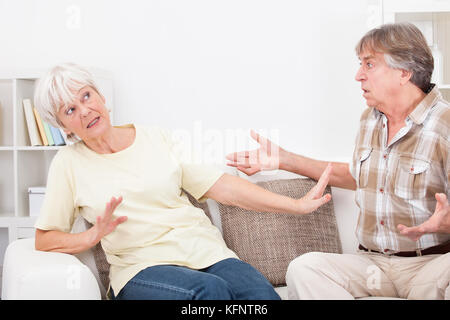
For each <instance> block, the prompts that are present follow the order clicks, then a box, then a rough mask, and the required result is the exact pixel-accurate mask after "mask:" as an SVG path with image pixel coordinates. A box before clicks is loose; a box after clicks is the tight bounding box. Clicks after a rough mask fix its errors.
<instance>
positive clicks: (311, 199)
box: [298, 163, 333, 214]
mask: <svg viewBox="0 0 450 320" xmlns="http://www.w3.org/2000/svg"><path fill="white" fill-rule="evenodd" d="M332 170H333V167H332V165H331V163H329V164H328V165H327V167H326V168H325V170H324V171H323V173H322V175H321V176H320V178H319V181H318V182H317V184H316V185H315V186H314V187H313V188H312V189H311V190H309V192H308V193H307V194H306V195H305V196H304V197H303V198H301V199H299V200H298V201H299V207H300V212H301V213H302V214H304V213H310V212H313V211H315V210H316V209H317V208H319V207H320V206H322V205H324V204H325V203H327V202H328V201H330V200H331V194H329V193H327V194H325V195H323V193H324V191H325V188H326V187H327V185H328V181H329V180H330V176H331V171H332Z"/></svg>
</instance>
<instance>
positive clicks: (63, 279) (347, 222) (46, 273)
mask: <svg viewBox="0 0 450 320" xmlns="http://www.w3.org/2000/svg"><path fill="white" fill-rule="evenodd" d="M227 172H228V173H231V174H238V173H237V171H235V170H234V169H230V168H228V169H227ZM240 175H241V176H245V175H243V174H242V173H240ZM245 177H246V176H245ZM296 177H298V176H297V175H294V174H291V173H288V172H284V171H279V172H277V173H276V174H267V173H266V174H257V175H255V176H252V177H248V179H249V180H250V181H252V182H258V181H268V180H274V179H290V178H296ZM246 178H247V177H246ZM332 194H333V205H334V209H335V214H336V221H337V225H338V229H339V234H340V238H341V243H342V251H343V252H344V253H354V252H356V250H357V246H358V243H357V240H356V238H355V232H354V231H355V226H356V219H357V213H358V210H357V209H358V208H357V206H356V205H355V202H354V192H353V191H349V190H343V189H339V188H332ZM208 207H209V209H210V213H211V216H212V220H213V223H214V224H216V225H217V226H218V227H219V229H221V225H220V217H219V216H218V215H219V213H218V209H217V204H216V203H215V202H214V201H213V200H210V199H209V200H208ZM83 228H84V224H83V223H82V222H81V221H77V222H76V224H75V226H74V230H73V232H80V231H82V230H83ZM276 290H277V292H278V293H279V294H280V296H281V297H282V298H283V299H287V290H286V287H279V288H276ZM102 298H105V288H104V287H103V285H102V283H101V281H100V277H99V274H98V271H97V268H96V265H95V261H94V257H93V254H92V252H90V251H87V252H83V253H81V254H78V255H69V254H63V253H52V252H42V251H36V250H35V249H34V239H21V240H17V241H14V242H12V243H11V244H10V245H9V246H8V248H7V250H6V252H5V258H4V265H3V284H2V296H1V299H3V300H8V299H102Z"/></svg>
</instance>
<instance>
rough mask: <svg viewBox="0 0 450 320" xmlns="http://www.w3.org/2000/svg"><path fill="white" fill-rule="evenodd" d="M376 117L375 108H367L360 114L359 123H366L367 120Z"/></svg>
mask: <svg viewBox="0 0 450 320" xmlns="http://www.w3.org/2000/svg"><path fill="white" fill-rule="evenodd" d="M375 117H376V114H375V108H373V107H367V108H366V109H364V111H363V113H362V114H361V117H360V119H359V120H360V121H366V120H369V119H374V118H375Z"/></svg>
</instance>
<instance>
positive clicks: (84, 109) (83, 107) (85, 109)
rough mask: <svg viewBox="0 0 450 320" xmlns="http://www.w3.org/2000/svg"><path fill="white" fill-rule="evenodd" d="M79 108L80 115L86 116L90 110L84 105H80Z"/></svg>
mask: <svg viewBox="0 0 450 320" xmlns="http://www.w3.org/2000/svg"><path fill="white" fill-rule="evenodd" d="M79 108H80V114H81V116H82V117H86V116H87V115H88V114H89V112H90V110H89V108H88V107H86V106H80V107H79Z"/></svg>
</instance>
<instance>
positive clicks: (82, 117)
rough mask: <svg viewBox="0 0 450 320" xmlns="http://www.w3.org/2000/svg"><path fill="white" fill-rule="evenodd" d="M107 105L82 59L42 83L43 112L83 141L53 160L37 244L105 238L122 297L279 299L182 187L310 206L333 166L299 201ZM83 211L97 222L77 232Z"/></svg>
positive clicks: (246, 201) (91, 242)
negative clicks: (124, 121)
mask: <svg viewBox="0 0 450 320" xmlns="http://www.w3.org/2000/svg"><path fill="white" fill-rule="evenodd" d="M105 103H106V101H105V97H104V96H102V94H101V93H100V91H99V90H98V88H97V86H96V84H95V83H94V81H93V79H92V76H91V75H90V73H89V72H88V71H86V70H85V69H83V68H81V67H79V66H77V65H74V64H63V65H59V66H56V67H54V68H53V69H52V70H50V71H49V73H48V74H47V75H45V76H44V77H43V78H42V79H40V80H39V82H38V84H37V87H36V91H35V105H36V107H37V109H38V111H39V112H40V114H41V115H42V116H43V117H44V119H45V120H46V121H48V122H49V123H51V124H52V125H54V126H57V127H61V128H63V129H64V131H65V132H66V133H67V134H68V136H69V137H72V138H74V137H76V138H77V139H78V140H79V141H78V142H77V143H75V144H73V145H70V146H66V147H64V148H62V149H61V150H60V151H59V152H58V153H57V154H56V156H55V157H54V159H53V161H52V164H51V166H50V170H49V174H48V181H47V192H46V196H45V200H44V204H43V207H42V210H41V214H40V216H39V219H38V221H37V222H36V229H37V230H36V249H37V250H43V251H55V252H65V253H72V254H74V253H78V252H82V251H84V250H87V249H89V248H91V247H93V246H95V245H96V244H97V243H98V242H101V245H102V247H103V249H104V251H105V254H106V257H107V260H108V262H109V263H110V264H111V268H110V280H111V285H110V290H109V297H112V298H116V299H279V296H278V295H277V294H276V292H275V291H274V289H273V287H272V286H271V285H270V283H269V282H268V281H267V280H266V279H265V278H264V276H263V275H262V274H260V273H259V272H258V271H257V270H256V269H254V268H253V267H252V266H250V265H249V264H247V263H245V262H243V261H241V260H239V258H238V257H237V256H236V254H235V253H234V252H233V251H231V250H230V249H228V248H227V246H226V244H225V242H224V241H223V238H222V237H221V234H220V231H219V230H218V229H217V228H216V227H215V226H214V225H212V224H211V222H210V220H209V219H208V217H207V216H206V215H205V214H204V212H203V211H202V210H201V209H198V208H196V207H194V206H193V205H192V204H191V203H190V202H189V200H188V198H187V196H186V194H185V193H184V192H183V190H186V191H187V192H189V193H190V194H191V195H192V196H193V197H195V198H196V199H197V200H199V201H202V200H204V199H206V198H212V199H214V200H216V201H219V202H221V203H225V204H229V205H235V206H240V207H243V208H246V209H252V210H257V211H264V212H283V213H291V214H306V213H309V212H312V211H314V210H315V209H316V208H318V207H319V206H320V205H322V204H324V203H326V202H327V201H329V199H330V197H331V196H330V195H329V194H327V195H322V194H323V191H324V188H325V187H326V185H327V183H328V179H329V175H330V171H331V167H328V168H327V169H326V170H325V171H324V173H323V175H322V177H321V178H320V180H319V182H318V183H317V185H316V186H315V187H314V188H313V189H311V191H310V192H309V193H308V194H307V195H306V196H305V197H303V198H302V199H291V198H288V197H284V196H281V195H277V194H274V193H271V192H269V191H267V190H264V189H262V188H260V187H258V186H256V185H254V184H251V183H250V182H248V181H246V180H243V179H240V178H238V177H234V176H231V175H227V174H223V173H222V172H220V171H218V170H217V169H215V168H212V167H208V166H206V165H200V164H193V163H190V162H189V161H186V160H185V159H184V157H183V153H182V152H181V150H182V149H183V148H182V146H181V145H180V144H178V143H176V142H174V141H173V140H172V139H171V136H170V135H169V134H168V133H167V132H166V131H164V130H162V129H160V128H157V127H145V126H141V125H134V124H129V125H124V126H118V127H115V126H112V125H111V122H110V118H109V113H108V110H107V108H106V107H105ZM78 215H81V216H83V217H84V218H85V219H86V220H87V221H89V222H91V223H92V224H93V227H92V228H90V229H88V230H87V231H85V232H81V233H77V234H72V233H70V230H71V228H72V224H73V222H74V220H75V218H76V217H77V216H78Z"/></svg>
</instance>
